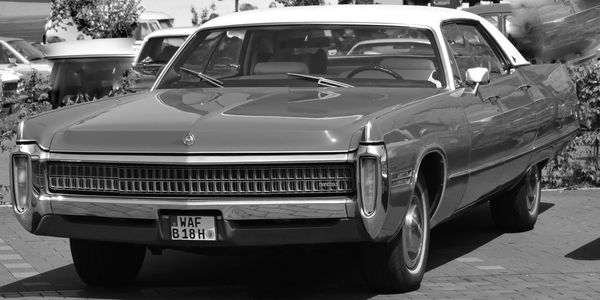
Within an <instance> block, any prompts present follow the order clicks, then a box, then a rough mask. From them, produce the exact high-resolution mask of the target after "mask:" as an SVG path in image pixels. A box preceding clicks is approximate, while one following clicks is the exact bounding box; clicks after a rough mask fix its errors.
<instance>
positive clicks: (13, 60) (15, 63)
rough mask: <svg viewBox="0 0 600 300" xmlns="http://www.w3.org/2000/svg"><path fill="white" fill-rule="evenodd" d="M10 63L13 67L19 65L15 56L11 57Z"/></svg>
mask: <svg viewBox="0 0 600 300" xmlns="http://www.w3.org/2000/svg"><path fill="white" fill-rule="evenodd" d="M8 64H9V65H11V66H12V67H16V66H17V59H16V58H14V57H10V58H9V59H8Z"/></svg>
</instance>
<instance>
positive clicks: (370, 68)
mask: <svg viewBox="0 0 600 300" xmlns="http://www.w3.org/2000/svg"><path fill="white" fill-rule="evenodd" d="M364 71H379V72H383V73H386V74H388V75H391V76H393V77H394V78H396V79H399V80H402V76H400V74H398V73H396V72H394V71H392V70H390V69H386V68H384V67H382V66H362V67H360V68H356V69H354V70H352V71H351V72H350V73H348V75H347V76H346V78H352V77H354V76H355V75H356V74H358V73H360V72H364Z"/></svg>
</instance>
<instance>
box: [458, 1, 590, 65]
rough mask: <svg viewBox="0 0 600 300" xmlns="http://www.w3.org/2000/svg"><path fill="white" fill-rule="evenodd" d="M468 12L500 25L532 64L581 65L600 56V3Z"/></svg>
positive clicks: (519, 4) (516, 4)
mask: <svg viewBox="0 0 600 300" xmlns="http://www.w3.org/2000/svg"><path fill="white" fill-rule="evenodd" d="M464 10H465V11H468V12H471V13H475V14H478V15H481V16H482V17H483V18H485V19H486V20H488V21H489V22H491V23H492V24H494V25H495V26H497V27H498V29H499V30H500V31H502V33H504V34H505V35H506V36H507V37H508V39H509V40H510V41H511V42H512V43H513V44H514V45H515V46H516V47H517V49H519V51H520V52H521V53H522V54H523V55H524V56H525V57H526V58H527V59H528V60H530V61H532V62H537V63H553V62H565V63H568V64H578V63H581V62H584V61H587V60H589V59H598V58H599V57H600V37H599V35H598V32H599V31H600V2H598V1H595V0H578V1H554V0H541V1H520V0H514V1H512V2H511V4H507V3H504V4H491V5H477V6H472V7H469V8H465V9H464Z"/></svg>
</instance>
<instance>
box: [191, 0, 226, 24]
mask: <svg viewBox="0 0 600 300" xmlns="http://www.w3.org/2000/svg"><path fill="white" fill-rule="evenodd" d="M216 9H217V5H216V4H215V3H214V2H212V3H211V4H210V6H209V7H205V8H203V9H202V11H200V12H198V11H197V10H196V8H195V7H194V6H193V5H192V6H191V9H190V11H191V13H192V25H194V26H199V25H201V24H204V23H206V22H208V21H210V20H212V19H214V18H216V17H218V16H219V14H217V13H216V12H215V10H216Z"/></svg>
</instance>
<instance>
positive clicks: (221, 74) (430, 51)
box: [157, 25, 446, 89]
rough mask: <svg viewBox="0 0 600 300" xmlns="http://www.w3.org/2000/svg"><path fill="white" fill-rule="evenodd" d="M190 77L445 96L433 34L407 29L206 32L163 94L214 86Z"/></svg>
mask: <svg viewBox="0 0 600 300" xmlns="http://www.w3.org/2000/svg"><path fill="white" fill-rule="evenodd" d="M353 48H354V49H357V51H353V50H352V49H353ZM358 48H360V49H361V50H360V51H358ZM367 49H368V50H367ZM351 50H352V51H351ZM182 68H183V69H186V70H187V71H182ZM190 70H191V71H193V72H196V73H201V74H202V75H206V76H209V77H211V78H214V79H218V80H220V81H222V82H223V86H224V87H253V86H290V87H295V86H316V85H317V81H318V82H323V81H335V82H336V85H337V86H354V87H356V86H391V87H393V86H398V87H421V88H422V87H432V88H441V87H444V86H445V84H446V83H445V79H444V75H443V74H444V72H443V71H442V69H441V62H440V58H439V52H438V50H437V46H436V43H435V39H434V38H433V33H432V32H431V31H430V30H427V29H423V28H416V27H408V26H364V25H361V26H357V25H347V26H344V25H302V26H299V25H293V26H290V25H285V26H284V25H282V26H260V27H250V28H231V29H214V30H204V31H200V32H198V33H197V34H196V35H195V36H194V37H193V38H192V40H191V41H190V42H189V43H187V45H186V46H185V48H184V49H183V51H182V52H181V53H180V54H179V55H178V56H177V57H175V58H174V61H173V64H172V65H171V66H170V67H169V69H168V70H166V72H165V73H164V75H163V76H162V79H161V80H160V82H159V83H158V85H157V88H159V89H169V88H193V87H208V86H210V84H209V83H207V82H206V81H205V80H203V79H201V78H199V77H198V76H197V74H196V75H194V73H192V72H190ZM290 73H293V74H306V75H311V76H314V77H315V78H316V79H317V80H306V79H307V77H302V76H290Z"/></svg>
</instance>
